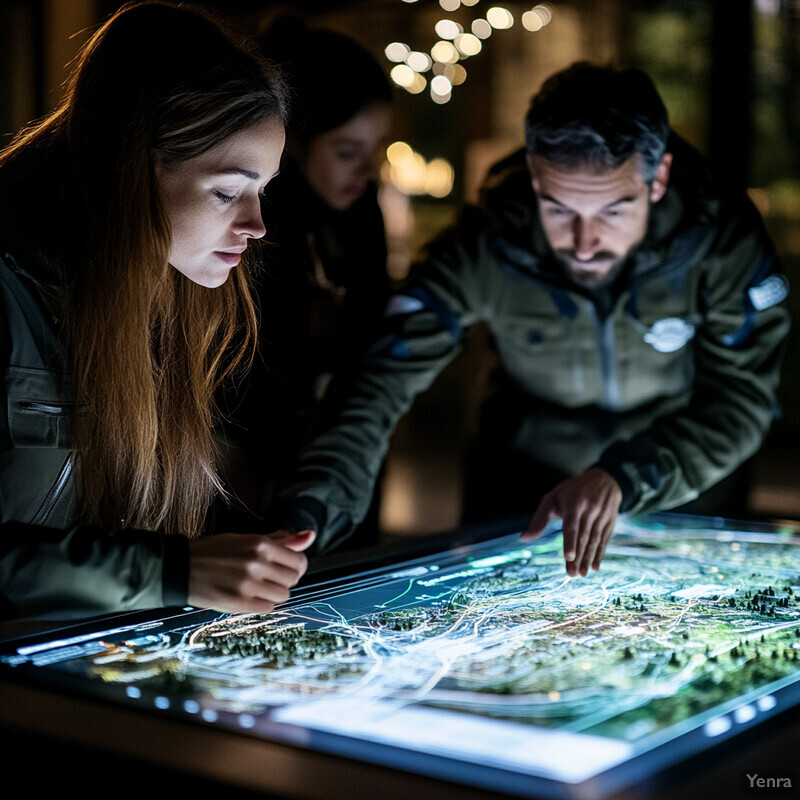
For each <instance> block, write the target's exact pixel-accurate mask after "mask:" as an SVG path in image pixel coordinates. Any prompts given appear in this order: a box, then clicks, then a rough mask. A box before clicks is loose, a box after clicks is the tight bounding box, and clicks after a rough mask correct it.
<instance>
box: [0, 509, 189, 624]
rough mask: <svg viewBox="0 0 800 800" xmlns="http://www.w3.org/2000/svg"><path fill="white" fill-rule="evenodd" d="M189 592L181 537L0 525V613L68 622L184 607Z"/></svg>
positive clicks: (88, 528)
mask: <svg viewBox="0 0 800 800" xmlns="http://www.w3.org/2000/svg"><path fill="white" fill-rule="evenodd" d="M187 593H188V540H187V539H185V538H184V537H183V536H163V535H158V534H155V533H152V532H150V531H138V530H123V531H120V532H119V533H117V534H114V535H109V534H107V533H106V532H105V531H103V530H101V529H100V528H96V527H92V526H86V525H81V526H75V527H73V528H71V529H68V530H59V529H55V528H46V527H42V526H37V525H28V524H24V523H17V522H7V523H3V524H2V525H0V616H3V617H6V618H20V617H38V618H50V619H69V618H75V617H85V616H90V615H92V614H100V613H108V612H120V611H130V610H134V609H140V608H152V607H161V606H176V605H185V604H186V602H187Z"/></svg>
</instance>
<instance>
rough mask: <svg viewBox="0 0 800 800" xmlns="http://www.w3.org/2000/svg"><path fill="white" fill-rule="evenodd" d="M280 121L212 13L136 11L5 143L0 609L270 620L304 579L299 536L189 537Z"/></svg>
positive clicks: (208, 486)
mask: <svg viewBox="0 0 800 800" xmlns="http://www.w3.org/2000/svg"><path fill="white" fill-rule="evenodd" d="M285 120H286V95H285V90H284V88H283V84H282V83H281V81H280V79H279V77H278V75H277V73H276V72H275V70H274V68H267V67H266V66H265V65H264V64H263V63H262V62H261V61H260V60H259V59H258V58H256V57H254V56H253V55H252V54H249V53H247V52H245V51H244V50H242V49H241V48H239V47H238V46H235V45H234V44H233V43H232V41H231V40H230V39H229V38H228V37H227V36H226V35H225V34H224V33H223V32H222V30H221V29H220V27H219V26H218V25H216V24H215V23H214V22H212V21H210V20H209V19H207V18H206V16H205V15H203V14H201V13H199V12H195V11H192V10H189V9H186V8H179V7H175V6H171V5H168V4H163V3H143V4H131V5H129V6H126V7H124V8H123V9H121V10H120V11H119V12H117V13H116V14H115V15H113V17H111V18H110V19H109V21H107V22H106V23H105V24H104V25H103V26H102V27H101V28H100V29H99V30H98V31H97V33H96V34H95V35H94V36H93V37H92V38H91V40H90V41H89V42H88V44H87V45H86V47H85V48H84V49H83V51H82V53H81V56H80V58H79V59H78V62H77V65H76V68H75V71H74V73H73V75H72V79H71V82H70V84H69V86H68V90H67V92H66V94H65V97H64V100H63V101H62V103H61V104H60V106H59V107H58V109H57V110H56V111H55V112H53V113H52V114H51V115H49V116H48V117H47V118H45V119H44V120H43V121H41V122H39V123H37V124H35V125H33V126H32V127H30V128H29V129H27V130H25V131H23V132H22V133H21V134H20V135H19V136H18V137H17V138H16V140H15V141H14V142H13V143H12V144H11V145H10V146H9V147H8V148H6V149H5V150H4V151H2V152H1V153H0V257H1V258H2V262H1V263H0V308H1V309H2V313H1V314H0V368H2V376H3V377H2V393H3V398H2V399H3V403H2V408H3V411H2V412H0V603H1V604H2V609H0V610H1V611H2V615H3V616H6V617H34V616H42V617H45V616H46V617H58V618H65V617H74V616H79V615H88V614H92V613H99V612H107V611H121V610H128V609H132V608H141V607H148V606H162V605H172V604H185V603H187V602H189V603H191V604H193V605H198V606H212V607H215V608H218V609H221V610H230V611H240V610H242V611H269V610H271V609H272V608H273V606H274V605H275V603H278V602H281V601H283V600H285V599H286V598H287V597H288V593H289V590H290V588H291V587H292V586H293V585H295V583H296V582H297V580H298V579H299V578H300V577H301V576H302V574H303V573H304V571H305V569H306V566H307V564H306V557H305V555H304V554H303V553H302V552H301V551H302V550H304V549H305V548H306V547H307V546H308V545H309V544H310V542H311V541H312V540H313V533H311V532H305V533H302V534H298V535H296V536H293V537H289V538H285V539H283V540H282V541H276V540H275V539H271V538H269V537H267V536H264V535H256V534H249V535H240V534H236V533H222V534H219V535H216V536H207V537H202V536H201V534H202V533H203V531H204V529H205V527H206V515H207V512H208V509H209V508H210V507H211V504H212V501H213V499H214V497H215V495H217V494H218V492H219V491H220V480H219V478H218V474H217V472H218V465H217V457H216V454H215V450H214V440H213V436H212V428H213V425H214V419H215V409H214V395H215V392H216V390H217V386H218V384H219V382H220V381H221V380H222V378H223V377H225V376H224V374H223V373H224V372H226V371H228V370H231V369H233V368H235V367H236V365H237V364H238V363H240V362H242V361H243V360H246V359H247V357H248V353H249V352H250V344H249V343H250V341H251V340H252V338H253V337H252V333H253V330H254V324H255V314H254V305H253V301H252V299H251V295H250V288H249V281H250V279H249V276H248V268H247V266H246V264H247V252H246V250H247V245H248V242H249V241H250V240H251V239H258V238H259V237H261V236H263V234H264V232H265V228H264V224H263V222H262V218H261V209H260V199H261V195H262V193H263V191H264V189H265V187H266V186H267V184H268V183H269V181H270V180H271V179H272V177H273V176H274V175H275V173H276V172H277V171H278V167H279V162H280V157H281V153H282V149H283V145H284V141H285V133H284V128H285ZM242 331H244V334H242ZM234 342H235V343H236V350H235V352H233V353H231V352H230V348H231V345H232V343H234ZM223 365H224V366H223Z"/></svg>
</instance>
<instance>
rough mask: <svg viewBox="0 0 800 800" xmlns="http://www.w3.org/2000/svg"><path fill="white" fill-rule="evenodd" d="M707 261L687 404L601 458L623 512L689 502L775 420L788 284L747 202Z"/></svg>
mask: <svg viewBox="0 0 800 800" xmlns="http://www.w3.org/2000/svg"><path fill="white" fill-rule="evenodd" d="M704 261H705V264H704V269H705V272H704V282H703V285H702V286H701V304H700V309H701V312H702V314H703V322H702V324H701V325H700V326H699V328H698V330H697V332H696V336H695V358H694V368H695V376H694V388H693V393H692V397H691V400H690V403H689V404H688V405H687V406H686V407H685V408H683V409H682V410H680V411H678V412H676V413H674V414H672V415H670V416H667V417H664V418H661V419H660V420H658V421H657V422H656V423H655V424H654V425H652V426H651V428H650V429H649V430H647V431H645V432H643V433H642V434H640V435H638V436H636V437H634V438H633V439H631V440H630V441H624V442H618V443H616V444H614V445H612V446H611V447H609V448H608V449H607V450H606V452H605V453H604V454H603V456H602V457H601V459H600V462H599V465H600V466H601V467H603V468H604V469H606V470H607V471H608V472H610V473H611V474H612V475H613V476H614V477H615V478H616V480H617V481H618V483H619V484H620V486H621V488H622V491H623V504H622V509H621V510H622V511H623V512H630V513H639V512H642V511H647V510H652V509H667V508H674V507H675V506H678V505H681V504H683V503H685V502H688V501H690V500H693V499H694V498H695V497H697V496H698V495H699V494H701V493H702V492H704V491H705V490H706V489H708V488H710V487H711V486H713V485H714V484H715V483H717V482H718V481H720V480H722V479H723V478H724V477H726V476H727V475H729V474H730V473H731V472H733V471H734V470H735V469H736V468H737V467H738V466H739V465H741V464H742V463H743V462H744V461H746V460H747V459H748V458H749V457H750V456H752V455H753V454H754V453H755V452H756V450H757V449H758V448H759V447H760V445H761V443H762V441H763V438H764V436H765V434H766V432H767V431H768V429H769V427H770V424H771V423H772V421H773V419H774V418H775V417H776V416H777V412H778V404H777V400H776V389H777V386H778V380H779V373H780V365H781V357H782V354H783V349H784V343H785V340H786V336H787V333H788V331H789V327H790V317H789V311H788V308H787V304H786V299H785V298H786V295H787V292H788V284H787V282H786V279H785V278H784V277H783V276H782V275H781V274H780V272H779V270H778V265H777V262H776V258H775V255H774V252H773V248H772V245H771V242H770V241H769V239H768V237H767V235H766V233H765V232H764V230H763V227H762V224H761V220H760V218H759V217H758V215H757V213H756V211H755V209H754V208H753V207H752V206H751V205H750V204H749V203H748V204H747V205H746V206H745V207H744V208H743V210H742V211H741V212H740V213H739V214H736V215H731V216H730V217H729V218H728V219H727V221H726V222H725V224H722V225H721V226H720V228H719V230H718V234H717V235H716V237H715V239H714V241H713V243H712V245H711V247H710V248H709V253H708V255H707V257H706V258H705V259H704Z"/></svg>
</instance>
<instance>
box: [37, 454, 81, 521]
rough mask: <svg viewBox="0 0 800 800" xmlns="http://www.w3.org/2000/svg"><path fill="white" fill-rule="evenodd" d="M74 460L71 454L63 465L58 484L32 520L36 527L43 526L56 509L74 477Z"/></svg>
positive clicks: (53, 487) (55, 484)
mask: <svg viewBox="0 0 800 800" xmlns="http://www.w3.org/2000/svg"><path fill="white" fill-rule="evenodd" d="M72 458H73V456H72V453H70V454H69V455H68V456H67V460H66V461H65V462H64V464H63V465H62V467H61V471H60V472H59V473H58V477H57V478H56V482H55V483H54V484H53V486H52V488H51V489H50V491H49V493H48V495H47V497H46V498H45V499H44V501H43V502H42V505H41V506H40V507H39V510H38V511H37V512H36V515H35V516H34V517H33V519H32V520H31V522H32V523H33V524H34V525H42V524H44V523H45V522H46V521H47V519H48V517H49V516H50V514H51V513H52V511H53V508H54V507H55V504H56V503H57V502H58V500H59V498H60V497H61V495H62V494H63V493H64V489H65V487H66V485H67V482H68V481H69V478H70V476H71V475H72Z"/></svg>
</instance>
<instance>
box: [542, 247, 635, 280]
mask: <svg viewBox="0 0 800 800" xmlns="http://www.w3.org/2000/svg"><path fill="white" fill-rule="evenodd" d="M555 256H556V259H557V261H558V262H559V264H561V266H562V267H563V268H564V271H565V272H566V274H567V277H568V278H569V279H570V280H571V281H572V282H573V283H575V284H576V285H577V286H581V287H582V288H584V289H602V288H604V287H606V286H610V285H611V284H612V283H614V281H615V280H616V279H617V278H618V277H619V276H620V273H621V272H622V270H623V268H624V266H625V262H626V261H627V257H628V256H627V253H626V254H625V255H624V256H617V255H614V254H613V253H608V252H600V253H597V254H596V255H594V256H593V257H592V258H590V259H589V260H588V261H580V260H579V259H577V258H575V253H574V251H572V250H557V251H556V253H555ZM598 267H602V269H598Z"/></svg>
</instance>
